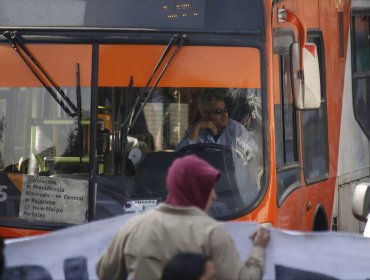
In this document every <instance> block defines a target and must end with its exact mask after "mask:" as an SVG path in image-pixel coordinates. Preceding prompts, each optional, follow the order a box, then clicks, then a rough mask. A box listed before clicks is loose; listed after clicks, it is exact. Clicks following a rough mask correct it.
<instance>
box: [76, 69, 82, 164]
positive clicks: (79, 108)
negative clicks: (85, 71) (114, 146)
mask: <svg viewBox="0 0 370 280" xmlns="http://www.w3.org/2000/svg"><path fill="white" fill-rule="evenodd" d="M80 80H81V76H80V64H79V63H77V64H76V100H77V122H78V124H77V127H78V141H77V142H78V150H79V156H80V167H81V169H82V157H83V134H82V102H81V83H80Z"/></svg>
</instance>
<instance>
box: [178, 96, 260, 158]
mask: <svg viewBox="0 0 370 280" xmlns="http://www.w3.org/2000/svg"><path fill="white" fill-rule="evenodd" d="M198 107H199V111H200V116H201V119H200V120H199V121H198V122H196V123H194V124H193V125H192V126H191V127H190V128H189V129H188V130H187V131H186V132H185V136H184V138H183V140H182V141H181V142H180V143H179V144H178V145H177V146H176V150H180V149H181V148H183V147H184V146H186V145H191V144H197V143H213V144H220V145H225V146H233V147H238V148H240V149H241V150H242V151H244V152H253V153H256V152H257V151H258V146H257V143H256V141H255V140H254V139H253V138H252V135H251V133H250V132H249V131H248V130H247V129H246V128H245V127H244V126H243V125H242V124H241V123H239V122H237V121H235V120H232V119H230V118H229V114H228V109H227V107H226V106H225V101H224V98H223V95H222V94H212V93H206V94H202V95H199V98H198Z"/></svg>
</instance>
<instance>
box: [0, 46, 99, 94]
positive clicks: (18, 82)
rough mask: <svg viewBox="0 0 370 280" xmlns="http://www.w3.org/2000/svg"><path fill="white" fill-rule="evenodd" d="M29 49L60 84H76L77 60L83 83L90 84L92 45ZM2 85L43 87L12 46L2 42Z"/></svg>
mask: <svg viewBox="0 0 370 280" xmlns="http://www.w3.org/2000/svg"><path fill="white" fill-rule="evenodd" d="M27 48H28V49H29V50H30V52H31V53H32V54H33V56H34V57H35V58H36V60H37V61H38V62H39V63H40V65H42V66H43V68H44V69H45V70H46V72H47V73H48V75H49V76H50V77H51V78H52V79H53V80H54V81H55V82H56V83H57V84H58V85H59V86H75V85H76V63H77V62H78V63H79V64H80V75H81V86H90V85H91V57H92V47H91V45H33V44H32V45H27ZM0 86H1V87H41V84H40V82H39V81H38V80H37V78H36V77H35V76H34V75H33V74H32V72H31V70H30V69H29V68H28V67H27V66H26V64H25V62H24V61H23V60H22V59H21V58H20V57H19V55H18V54H17V53H16V52H15V51H14V49H13V48H12V47H10V46H9V45H0Z"/></svg>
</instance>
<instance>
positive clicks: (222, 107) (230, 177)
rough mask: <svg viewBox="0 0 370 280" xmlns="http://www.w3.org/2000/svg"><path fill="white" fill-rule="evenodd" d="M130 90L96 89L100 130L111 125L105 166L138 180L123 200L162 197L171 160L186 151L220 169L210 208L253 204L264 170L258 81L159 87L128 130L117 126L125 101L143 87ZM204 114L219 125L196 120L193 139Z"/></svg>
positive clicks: (226, 211)
mask: <svg viewBox="0 0 370 280" xmlns="http://www.w3.org/2000/svg"><path fill="white" fill-rule="evenodd" d="M129 91H130V88H101V89H100V91H99V103H100V104H101V105H100V113H99V117H100V121H101V123H102V126H101V127H102V131H103V130H104V129H105V130H106V131H107V133H108V127H109V126H111V127H112V129H113V131H115V133H112V137H113V138H112V142H111V143H112V147H111V151H108V147H106V149H107V154H106V155H105V158H106V159H107V162H106V163H105V165H104V170H102V173H104V174H106V175H107V174H111V175H112V176H119V175H124V176H125V177H131V178H132V179H133V182H132V184H134V186H135V188H134V189H133V192H132V193H130V198H129V199H128V200H127V201H128V205H129V206H127V207H128V208H127V209H126V210H127V211H128V212H130V210H132V209H131V207H132V204H134V203H135V201H140V203H142V204H144V205H146V204H151V203H154V204H157V203H158V202H161V201H163V200H164V199H165V197H166V173H167V170H168V168H169V166H170V165H171V163H172V162H173V161H174V160H175V159H176V158H179V157H183V156H185V155H188V154H195V155H197V156H199V157H200V158H203V159H204V160H206V161H208V162H209V163H210V164H212V165H213V166H215V167H216V168H218V169H219V170H220V171H221V172H222V174H221V177H220V180H219V181H218V183H217V184H216V191H217V194H218V200H217V201H216V202H215V203H214V204H213V206H212V208H211V214H212V215H214V216H216V217H218V216H224V215H230V214H233V213H237V212H239V211H241V210H243V209H245V208H246V207H248V206H250V204H251V203H252V202H253V201H254V200H255V199H256V198H257V195H258V193H259V191H260V190H261V184H262V176H263V168H262V154H263V148H262V111H261V105H262V104H261V91H260V89H256V88H185V87H184V88H172V87H160V88H157V89H156V91H155V93H154V94H153V96H152V97H151V99H150V101H149V102H148V103H147V104H146V105H145V107H144V110H143V111H142V113H141V114H140V115H139V116H138V117H137V121H136V123H135V124H134V125H133V126H132V127H131V128H130V129H129V131H128V132H127V134H126V133H125V132H123V131H122V130H121V129H120V124H121V121H120V119H122V118H123V116H124V115H125V108H128V107H130V105H128V104H130V103H132V102H133V101H134V100H135V99H136V98H143V99H144V98H145V94H144V95H142V88H134V89H131V91H132V92H131V93H129ZM207 99H208V100H207ZM202 102H203V103H202ZM117 103H118V104H117ZM211 107H212V108H211ZM209 119H211V122H213V123H215V125H216V126H218V125H219V126H221V129H220V133H219V134H216V132H214V131H212V130H211V129H202V128H200V129H199V131H198V133H197V135H196V139H191V136H190V134H191V133H192V132H194V130H197V125H198V124H199V123H207V122H208V121H209ZM106 122H109V124H107V123H106ZM103 123H106V124H103ZM122 137H124V138H123V139H122ZM122 143H124V147H125V148H124V149H122ZM122 158H125V160H124V161H122ZM132 184H127V183H126V184H125V185H122V186H121V189H120V190H119V191H120V192H121V193H127V192H128V191H129V190H132ZM108 188H109V187H108ZM115 189H117V188H115ZM153 201H154V202H153ZM147 206H148V205H147ZM137 207H138V206H137Z"/></svg>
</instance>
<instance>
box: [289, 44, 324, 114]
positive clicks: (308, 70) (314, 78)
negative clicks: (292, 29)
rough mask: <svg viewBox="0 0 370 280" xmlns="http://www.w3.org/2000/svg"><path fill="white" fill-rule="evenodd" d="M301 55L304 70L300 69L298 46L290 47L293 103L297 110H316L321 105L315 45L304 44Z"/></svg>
mask: <svg viewBox="0 0 370 280" xmlns="http://www.w3.org/2000/svg"><path fill="white" fill-rule="evenodd" d="M302 54H303V67H304V69H301V65H302V64H301V59H302V58H301V51H300V44H299V43H293V44H292V45H291V46H290V59H291V60H290V61H291V78H292V87H293V94H294V103H295V106H296V108H297V109H298V110H309V109H318V108H320V105H321V84H320V68H319V58H318V55H317V48H316V45H315V44H311V43H306V44H305V47H304V48H303V52H302Z"/></svg>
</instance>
